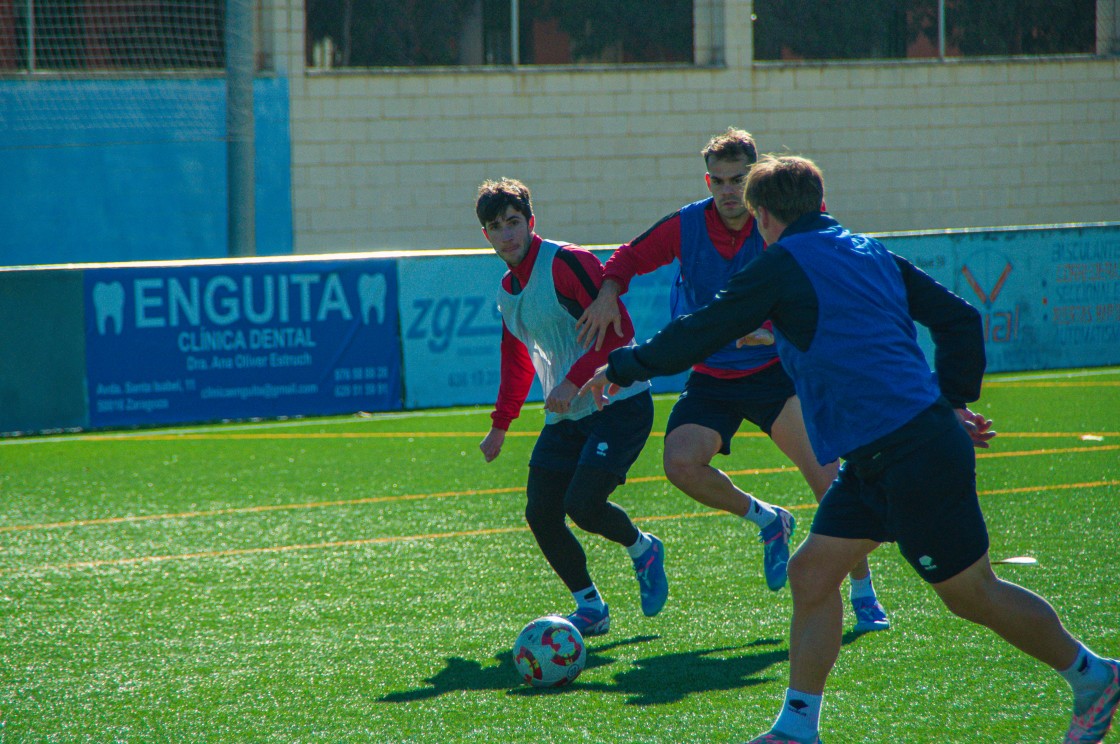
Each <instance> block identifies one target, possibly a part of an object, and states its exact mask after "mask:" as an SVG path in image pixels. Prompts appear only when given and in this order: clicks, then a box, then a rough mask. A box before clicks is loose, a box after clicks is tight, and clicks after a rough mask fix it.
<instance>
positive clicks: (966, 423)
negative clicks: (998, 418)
mask: <svg viewBox="0 0 1120 744" xmlns="http://www.w3.org/2000/svg"><path fill="white" fill-rule="evenodd" d="M953 411H954V412H955V413H956V414H957V420H958V421H960V422H961V426H962V427H964V430H965V431H966V432H968V436H969V437H971V438H972V446H973V447H979V448H980V449H987V448H988V447H989V446H991V445H989V444H988V441H989V440H990V439H992V438H993V437H995V435H996V432H994V431H992V420H991V419H988V418H984V416H982V415H981V414H979V413H976V412H975V411H970V410H969V409H968V406H965V407H964V408H954V409H953Z"/></svg>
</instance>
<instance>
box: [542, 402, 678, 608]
mask: <svg viewBox="0 0 1120 744" xmlns="http://www.w3.org/2000/svg"><path fill="white" fill-rule="evenodd" d="M578 425H579V426H580V427H581V429H582V430H583V431H584V432H585V433H586V434H587V441H586V443H585V444H584V446H583V451H582V453H581V455H580V460H579V465H578V466H577V467H576V471H575V474H574V476H573V478H572V481H571V483H570V484H569V485H568V490H567V493H565V495H564V508H565V511H567V513H568V515H569V516H570V517H571V518H572V521H574V522H575V523H576V524H577V525H579V527H580V528H581V529H584V530H586V531H588V532H594V533H596V534H599V535H602V536H603V537H605V538H607V539H608V540H611V541H613V542H616V543H618V544H619V545H622V546H623V547H625V548H626V551H627V554H628V555H629V556H630V558H631V560H632V561H633V563H634V571H635V575H636V577H637V579H638V588H639V594H640V597H641V603H642V612H643V613H645V614H646V615H649V616H653V615H656V614H657V613H658V612H660V611H661V608H662V607H664V606H665V602H666V600H667V599H668V597H669V583H668V580H667V578H666V576H665V546H664V545H663V544H662V542H661V540H659V539H658V538H657V537H656V536H655V535H651V534H648V533H645V532H642V531H641V530H639V529H638V528H637V527H636V526H635V525H634V523H633V522H632V521H631V520H630V516H629V515H628V514H627V513H626V510H625V509H623V508H622V507H621V506H619V505H618V504H616V503H614V502H613V501H611V500H610V496H611V494H612V493H613V492H614V490H615V488H617V487H618V486H619V485H620V484H621V483H623V482H625V480H626V473H627V472H629V470H630V466H631V465H633V464H634V461H635V460H637V459H638V455H639V454H640V453H641V451H642V448H643V447H644V446H645V443H646V440H647V439H648V438H649V432H650V429H652V428H653V398H652V397H651V396H650V394H649V393H648V392H645V393H641V394H638V395H634V396H632V397H630V398H624V399H623V400H620V401H616V402H613V403H611V404H610V405H609V406H606V407H605V408H604V409H603V410H601V411H597V412H596V413H593V414H592V415H591V416H588V417H586V418H585V419H581V420H580V421H579V422H578Z"/></svg>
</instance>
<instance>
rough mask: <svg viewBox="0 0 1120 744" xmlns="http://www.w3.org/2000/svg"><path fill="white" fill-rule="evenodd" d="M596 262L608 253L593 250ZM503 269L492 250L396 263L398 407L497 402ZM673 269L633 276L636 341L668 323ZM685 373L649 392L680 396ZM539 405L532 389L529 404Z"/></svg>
mask: <svg viewBox="0 0 1120 744" xmlns="http://www.w3.org/2000/svg"><path fill="white" fill-rule="evenodd" d="M593 252H594V253H595V254H596V255H597V256H598V257H599V260H600V261H606V260H607V259H608V258H609V257H610V253H611V252H610V251H609V250H607V251H602V250H594V251H593ZM505 272H506V267H505V264H504V263H502V261H501V260H499V259H498V258H497V256H495V255H494V254H493V252H491V251H486V252H484V253H483V252H479V253H478V254H475V255H468V256H463V255H458V256H432V257H424V256H421V257H415V258H410V259H408V260H407V261H402V262H401V264H400V298H401V342H402V344H403V347H404V375H405V379H407V380H408V384H407V385H406V390H405V408H436V407H441V406H456V405H474V404H480V405H490V404H492V403H493V402H494V401H495V400H496V399H497V396H498V383H499V381H500V375H501V370H500V365H501V349H500V346H501V339H502V318H501V315H499V313H498V304H497V292H498V288H499V286H500V283H501V280H502V276H503V275H504V274H505ZM675 276H676V267H675V266H666V267H664V268H662V269H659V270H658V271H655V272H653V273H652V274H647V275H645V276H639V277H635V278H634V280H633V282H631V284H630V290H629V291H628V292H627V293H626V294H625V295H624V296H623V302H624V303H625V304H626V308H627V310H628V311H629V312H630V316H631V318H632V319H633V321H634V328H635V332H636V337H637V339H638V340H639V341H644V340H645V339H647V338H649V337H650V336H652V335H653V334H654V333H656V332H657V331H659V330H661V328H662V327H663V326H664V325H665V324H666V323H667V322H668V321H669V287H670V286H671V285H672V281H673V278H674V277H675ZM684 378H685V374H681V375H676V376H673V377H662V378H657V379H655V380H653V390H654V392H670V391H679V390H681V388H682V387H683V385H684V382H683V381H684ZM543 399H544V396H543V394H542V392H541V388H540V384H539V382H534V383H533V388H532V390H531V391H530V393H529V400H530V401H533V402H536V401H541V400H543Z"/></svg>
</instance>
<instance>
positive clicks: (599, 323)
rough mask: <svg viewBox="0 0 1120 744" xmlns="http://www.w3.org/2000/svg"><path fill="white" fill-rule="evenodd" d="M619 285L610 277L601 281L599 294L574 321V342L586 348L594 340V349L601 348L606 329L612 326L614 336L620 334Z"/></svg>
mask: <svg viewBox="0 0 1120 744" xmlns="http://www.w3.org/2000/svg"><path fill="white" fill-rule="evenodd" d="M618 290H619V286H618V284H617V283H615V282H614V281H613V280H611V279H607V280H606V281H604V282H603V286H601V287H600V288H599V295H598V296H597V297H596V298H595V299H594V300H593V301H592V302H591V304H590V305H588V306H587V308H586V309H585V310H584V311H583V315H581V316H580V317H579V320H577V321H576V342H577V343H579V344H581V345H582V346H583V348H585V349H586V348H588V347H590V346H591V344H592V343H593V342H594V344H595V351H599V349H601V348H603V341H604V340H606V338H607V329H608V328H610V327H611V326H612V325H613V326H614V333H615V335H616V336H621V335H622V313H621V312H620V311H619V309H618Z"/></svg>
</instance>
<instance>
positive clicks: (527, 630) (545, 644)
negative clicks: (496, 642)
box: [513, 615, 587, 687]
mask: <svg viewBox="0 0 1120 744" xmlns="http://www.w3.org/2000/svg"><path fill="white" fill-rule="evenodd" d="M586 663H587V646H586V645H585V644H584V642H583V636H582V635H580V633H579V631H578V630H576V626H574V625H572V624H571V623H570V622H568V620H567V618H563V617H560V616H559V615H546V616H545V617H538V618H537V619H536V620H534V621H533V622H531V623H529V624H528V625H526V626H525V627H524V628H522V630H521V632H520V633H519V634H518V636H517V641H516V642H514V644H513V665H514V666H515V667H516V668H517V673H518V674H519V675H521V678H522V679H523V680H524V681H525V682H526V683H527V684H530V685H532V686H533V687H560V686H562V685H566V684H568V683H569V682H571V681H572V680H574V679H575V678H576V677H578V676H579V673H580V672H582V671H583V665H584V664H586Z"/></svg>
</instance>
